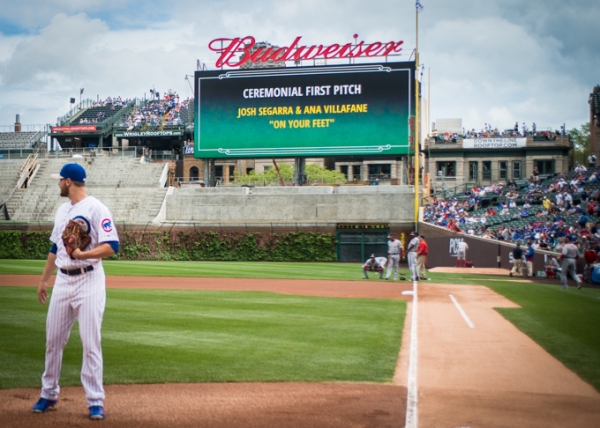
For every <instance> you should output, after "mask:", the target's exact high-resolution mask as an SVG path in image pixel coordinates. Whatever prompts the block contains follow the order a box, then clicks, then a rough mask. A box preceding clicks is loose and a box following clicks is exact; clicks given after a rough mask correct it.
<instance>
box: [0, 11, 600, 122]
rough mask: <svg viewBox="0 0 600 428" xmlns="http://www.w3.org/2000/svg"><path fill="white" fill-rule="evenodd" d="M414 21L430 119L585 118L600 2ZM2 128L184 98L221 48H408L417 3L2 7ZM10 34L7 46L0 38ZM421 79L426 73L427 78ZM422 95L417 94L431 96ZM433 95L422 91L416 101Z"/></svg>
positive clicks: (599, 64)
mask: <svg viewBox="0 0 600 428" xmlns="http://www.w3.org/2000/svg"><path fill="white" fill-rule="evenodd" d="M423 3H424V4H425V7H426V9H425V11H424V12H423V13H421V14H420V15H419V26H420V37H419V43H420V54H421V62H422V63H423V64H425V67H426V68H430V69H431V76H432V82H431V101H432V103H431V112H432V118H433V119H435V118H444V117H462V118H463V123H464V124H465V126H466V127H481V126H483V123H487V122H491V123H493V124H495V125H496V126H498V127H512V126H513V125H514V122H515V121H516V120H519V122H520V123H522V122H523V121H525V122H527V123H528V124H530V123H531V122H532V121H535V122H536V123H537V124H538V125H539V126H542V125H544V126H551V127H554V128H557V127H558V126H560V125H561V124H562V123H563V122H567V125H568V126H579V125H580V124H581V123H583V122H585V121H587V120H588V113H587V108H588V106H587V95H588V93H589V92H590V91H591V90H592V88H593V86H594V85H596V84H599V83H600V78H599V77H598V76H599V75H598V72H597V70H599V69H600V57H599V56H598V55H597V52H598V50H599V49H600V26H598V25H597V23H598V22H600V4H598V3H597V2H596V1H592V0H581V1H578V2H576V3H565V2H562V1H558V0H545V1H541V0H531V1H528V2H522V1H521V0H518V1H517V0H489V1H486V2H482V1H479V0H462V1H461V2H459V3H457V2H446V1H441V0H427V1H424V2H423ZM0 7H1V8H2V10H3V18H2V19H3V20H4V21H1V22H4V23H6V24H10V25H12V26H13V27H14V28H21V29H26V31H24V32H22V34H17V35H10V34H15V31H13V32H12V33H11V32H10V31H4V30H3V28H2V27H0V124H8V123H12V122H13V120H14V114H16V113H20V114H21V116H22V120H23V122H24V123H26V122H28V123H41V122H54V121H55V120H56V117H58V116H61V115H63V114H65V113H66V112H67V111H68V108H69V104H68V99H69V98H70V97H76V98H78V96H79V88H81V87H84V88H86V89H85V93H84V95H85V96H87V97H91V98H94V99H95V98H96V96H99V97H100V98H105V97H107V96H116V95H121V96H123V97H139V96H143V94H144V92H146V93H148V91H149V89H150V88H152V87H155V88H156V89H157V90H159V91H161V92H164V91H166V90H168V89H173V90H175V91H177V92H179V93H180V94H181V95H183V96H189V95H191V91H190V88H189V85H188V83H187V82H186V81H185V80H184V78H185V76H186V75H189V74H192V73H193V71H194V69H195V66H196V60H197V59H201V60H202V61H203V62H205V63H206V64H207V65H208V66H209V67H210V68H214V63H215V61H216V59H217V55H216V54H215V53H213V52H211V51H210V50H209V49H208V47H207V46H208V43H209V42H210V40H212V39H215V38H218V37H231V38H233V37H244V36H247V35H252V36H254V37H256V39H257V40H268V41H270V42H271V43H274V44H277V45H289V44H290V43H291V42H292V41H293V40H294V38H295V37H297V36H302V41H303V42H304V43H306V44H309V45H311V44H321V43H323V44H330V43H343V42H349V41H352V35H353V34H355V33H358V34H359V36H360V37H359V40H365V41H367V42H369V41H382V42H386V41H390V40H404V42H405V44H404V51H403V56H401V57H399V58H397V59H399V60H407V59H408V57H409V55H410V54H411V51H412V49H413V48H414V44H415V35H414V30H415V21H414V20H415V13H414V1H406V2H394V3H390V2H389V1H384V0H369V1H367V0H346V1H342V0H328V1H323V0H304V1H302V2H300V1H293V0H292V1H287V2H282V1H280V0H265V1H261V2H245V1H244V2H242V1H240V0H199V1H198V0H194V1H191V0H174V1H173V2H171V3H169V4H165V3H164V2H157V1H154V0H150V1H147V2H143V3H142V2H139V1H134V0H103V1H100V0H47V1H41V0H28V1H27V2H25V3H23V2H21V3H18V2H17V3H14V2H10V3H8V0H0ZM3 34H4V35H3ZM426 77H427V72H426V73H425V78H426ZM426 87H427V85H426V86H425V88H426ZM423 93H424V96H427V93H426V92H423Z"/></svg>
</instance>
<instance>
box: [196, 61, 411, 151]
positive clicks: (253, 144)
mask: <svg viewBox="0 0 600 428" xmlns="http://www.w3.org/2000/svg"><path fill="white" fill-rule="evenodd" d="M414 67H415V66H414V62H398V63H382V64H357V65H345V66H323V67H286V68H272V69H251V70H218V71H196V74H195V81H196V88H195V102H196V106H195V107H196V108H195V118H194V120H195V129H194V140H195V144H194V156H195V157H197V158H205V159H217V158H265V157H268V158H275V157H327V156H382V155H405V154H411V153H412V149H411V144H410V142H411V141H412V135H413V133H412V130H411V129H412V127H411V121H412V118H413V117H414V103H413V98H414V95H413V80H414V79H413V76H414Z"/></svg>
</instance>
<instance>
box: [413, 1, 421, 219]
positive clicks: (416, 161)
mask: <svg viewBox="0 0 600 428" xmlns="http://www.w3.org/2000/svg"><path fill="white" fill-rule="evenodd" d="M419 6H420V3H419V1H418V0H417V2H416V3H415V20H416V26H415V33H416V38H415V39H416V43H415V131H414V142H415V154H414V168H415V170H414V177H415V179H414V186H415V215H414V220H415V229H416V228H417V223H418V221H419V143H420V141H419V70H418V69H419ZM421 7H422V6H421Z"/></svg>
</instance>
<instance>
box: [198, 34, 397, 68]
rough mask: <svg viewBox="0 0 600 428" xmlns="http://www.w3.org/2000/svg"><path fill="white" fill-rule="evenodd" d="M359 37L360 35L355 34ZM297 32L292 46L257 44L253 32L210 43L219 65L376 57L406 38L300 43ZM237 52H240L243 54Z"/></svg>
mask: <svg viewBox="0 0 600 428" xmlns="http://www.w3.org/2000/svg"><path fill="white" fill-rule="evenodd" d="M354 37H355V38H358V35H356V34H355V35H354ZM301 38H302V37H300V36H298V37H296V38H295V39H294V41H293V42H292V44H291V45H290V46H283V47H280V48H274V47H272V46H269V47H266V46H264V47H263V46H259V47H258V48H256V49H255V48H254V46H255V45H256V40H255V39H254V37H252V36H246V37H243V38H240V37H236V38H235V39H214V40H212V41H211V42H210V43H209V44H208V48H209V49H210V50H211V51H214V52H217V53H218V54H220V55H219V59H217V62H216V66H217V67H219V68H220V67H225V66H227V67H239V66H241V65H242V64H244V63H246V62H248V61H251V62H267V61H269V60H273V61H276V62H279V61H302V60H311V59H315V58H324V59H334V58H358V57H360V56H365V57H375V56H386V55H390V54H392V53H395V52H400V51H401V50H402V44H403V43H404V42H403V41H399V42H387V43H381V42H373V43H369V44H366V43H365V42H364V41H360V42H358V43H346V44H344V45H339V44H337V43H334V44H333V45H329V46H323V45H318V46H317V45H312V46H300V39H301ZM240 53H241V55H239V56H238V54H240Z"/></svg>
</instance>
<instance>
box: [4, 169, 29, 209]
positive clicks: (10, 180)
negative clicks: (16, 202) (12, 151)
mask: <svg viewBox="0 0 600 428" xmlns="http://www.w3.org/2000/svg"><path fill="white" fill-rule="evenodd" d="M24 162H25V160H24V159H0V204H1V203H3V202H5V199H6V198H7V197H8V195H9V194H10V192H11V191H12V190H13V189H14V188H15V186H16V185H17V181H18V179H19V171H20V169H21V167H22V166H23V163H24Z"/></svg>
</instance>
